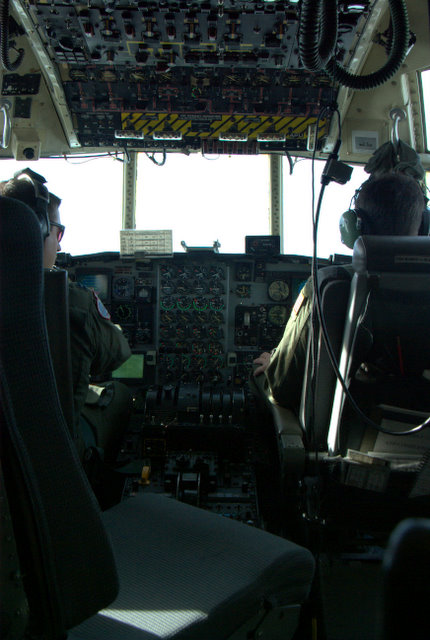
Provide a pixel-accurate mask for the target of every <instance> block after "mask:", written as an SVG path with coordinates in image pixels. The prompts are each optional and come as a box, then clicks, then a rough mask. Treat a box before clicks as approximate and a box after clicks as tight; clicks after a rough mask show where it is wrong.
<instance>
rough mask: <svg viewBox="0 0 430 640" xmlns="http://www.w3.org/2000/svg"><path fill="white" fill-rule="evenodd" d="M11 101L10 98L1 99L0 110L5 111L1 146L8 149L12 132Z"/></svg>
mask: <svg viewBox="0 0 430 640" xmlns="http://www.w3.org/2000/svg"><path fill="white" fill-rule="evenodd" d="M11 106H12V105H11V103H10V102H9V100H0V111H1V112H2V113H3V118H4V120H3V133H2V137H1V140H0V148H1V149H7V148H8V146H9V143H10V136H11V133H12V120H11V117H10V111H9V110H10V108H11Z"/></svg>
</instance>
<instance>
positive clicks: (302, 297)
mask: <svg viewBox="0 0 430 640" xmlns="http://www.w3.org/2000/svg"><path fill="white" fill-rule="evenodd" d="M305 299H306V296H305V294H304V292H303V289H302V290H301V292H300V293H299V295H298V297H297V300H296V301H295V303H294V307H293V314H294V316H296V317H297V315H298V313H299V311H300V309H301V308H302V306H303V303H304V301H305Z"/></svg>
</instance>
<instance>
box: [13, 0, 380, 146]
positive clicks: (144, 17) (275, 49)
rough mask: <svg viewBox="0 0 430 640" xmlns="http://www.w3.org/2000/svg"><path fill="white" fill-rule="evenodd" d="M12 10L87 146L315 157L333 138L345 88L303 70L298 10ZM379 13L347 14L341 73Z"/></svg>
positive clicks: (132, 5)
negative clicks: (332, 123)
mask: <svg viewBox="0 0 430 640" xmlns="http://www.w3.org/2000/svg"><path fill="white" fill-rule="evenodd" d="M14 3H15V5H16V4H19V5H21V9H22V11H24V10H25V11H26V12H28V16H29V24H32V25H33V26H34V28H35V30H36V31H37V34H38V37H39V38H40V40H39V41H40V43H41V46H43V47H44V49H45V51H46V52H47V54H48V57H49V59H50V60H51V61H52V62H53V63H54V64H55V65H56V66H57V68H58V72H59V77H60V82H61V84H62V90H63V91H64V95H65V100H66V103H67V109H68V111H69V112H70V115H71V118H72V120H73V123H74V127H75V132H76V136H77V139H78V140H79V144H80V145H81V146H82V147H86V148H97V147H110V148H121V149H122V148H124V146H127V147H129V148H132V149H141V150H150V151H157V150H168V151H174V150H178V151H181V150H188V151H198V150H203V151H205V152H207V153H211V152H213V153H223V152H224V153H267V152H276V151H278V152H282V151H284V150H292V151H294V150H296V151H298V150H300V151H306V149H307V148H310V146H311V145H312V144H313V142H314V141H315V140H317V141H319V142H321V140H322V138H323V137H324V136H325V135H326V133H327V126H328V121H327V120H325V119H321V120H320V121H318V131H317V130H316V126H317V116H318V113H319V112H320V110H321V108H322V107H324V106H327V105H329V104H332V103H333V101H334V100H335V99H336V95H337V89H336V88H335V87H334V85H333V82H332V81H331V80H330V78H329V77H328V76H327V75H326V74H325V73H324V72H323V71H321V72H320V73H310V72H309V71H306V70H305V69H304V68H303V65H302V63H301V60H300V55H299V42H298V29H299V15H300V3H299V2H297V1H293V0H289V1H286V2H269V1H268V0H266V1H254V0H248V1H247V2H245V1H238V0H208V1H206V2H202V1H199V2H197V1H196V2H183V1H175V2H173V1H169V0H165V1H161V0H159V1H156V0H154V1H142V2H141V1H138V0H128V1H126V0H110V1H108V0H89V1H88V2H78V1H74V2H69V3H65V2H64V1H63V0H50V2H46V1H43V2H42V1H39V2H38V1H36V0H34V1H33V2H31V3H29V4H28V6H27V3H24V2H21V1H20V0H14ZM369 5H370V3H369V2H368V1H367V0H363V1H362V2H359V3H357V2H354V3H351V2H341V3H339V12H338V17H339V25H338V30H337V41H336V59H337V60H339V61H340V62H342V63H347V61H348V59H349V56H350V55H351V52H352V50H353V48H354V42H355V39H356V37H357V33H358V31H359V27H360V21H362V20H363V21H364V20H365V18H366V17H367V16H368V13H369ZM45 66H46V65H45ZM10 75H16V74H5V76H4V78H3V86H8V87H10V86H15V87H17V91H18V93H17V94H16V95H19V86H20V83H17V82H15V83H14V82H12V81H11V78H10V77H9V78H8V76H10ZM5 83H6V84H5Z"/></svg>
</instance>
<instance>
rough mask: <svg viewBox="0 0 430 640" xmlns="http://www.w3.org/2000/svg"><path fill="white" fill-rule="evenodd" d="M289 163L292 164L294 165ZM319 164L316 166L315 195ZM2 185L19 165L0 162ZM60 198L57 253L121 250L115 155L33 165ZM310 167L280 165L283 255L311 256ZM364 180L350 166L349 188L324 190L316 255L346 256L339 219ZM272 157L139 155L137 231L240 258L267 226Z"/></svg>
mask: <svg viewBox="0 0 430 640" xmlns="http://www.w3.org/2000/svg"><path fill="white" fill-rule="evenodd" d="M293 162H294V159H293ZM324 164H325V163H324V161H316V162H315V193H316V197H317V196H318V192H319V188H320V175H321V172H322V169H323V167H324ZM0 166H1V168H2V171H1V179H3V180H5V179H7V178H9V177H11V176H12V175H13V173H14V172H15V171H17V170H19V169H20V168H24V166H25V164H24V163H22V162H15V161H12V160H4V161H2V164H1V165H0ZM31 167H32V168H33V169H34V170H37V172H39V173H41V174H42V175H44V176H45V178H46V179H47V180H48V187H49V189H50V190H51V191H52V192H53V193H55V194H56V195H58V196H59V197H60V198H62V205H61V218H62V222H63V224H65V225H66V227H67V230H66V234H65V236H64V239H63V240H62V243H61V247H62V250H63V251H65V252H68V253H71V254H73V255H79V254H84V253H96V252H100V251H119V248H120V235H119V231H120V229H121V224H122V180H123V163H122V162H121V161H119V160H118V159H115V158H114V157H112V156H104V157H93V158H85V159H83V158H81V159H80V158H72V159H68V160H65V159H63V158H58V159H44V160H39V161H38V162H37V163H35V164H34V165H31ZM311 167H312V162H311V160H309V159H306V160H304V159H300V160H297V161H295V162H294V168H293V173H292V175H290V166H289V163H288V162H287V160H286V159H285V158H284V159H283V178H284V189H283V210H284V224H283V230H284V246H283V252H284V253H288V254H297V255H308V256H310V255H312V171H311ZM367 177H368V175H367V174H366V173H365V172H364V170H363V168H362V167H355V168H354V171H353V174H352V178H351V180H350V182H348V183H347V184H346V185H338V184H335V183H331V184H330V185H329V186H328V187H327V189H326V192H325V196H324V200H323V206H322V211H321V218H320V225H319V240H318V255H319V256H320V257H328V256H329V255H331V254H333V253H349V250H348V249H347V248H346V247H345V246H344V245H342V244H341V242H340V238H339V232H338V223H339V217H340V215H341V214H342V212H343V211H345V210H346V209H348V208H349V206H350V203H351V199H352V197H353V195H354V192H355V190H356V189H357V188H358V187H359V185H360V184H361V183H362V182H363V181H364V180H365V179H366V178H367ZM269 209H270V192H269V157H268V156H264V155H260V156H239V155H238V156H221V157H214V158H210V159H209V158H207V157H204V156H202V155H200V154H195V155H191V156H185V155H180V154H171V155H169V154H168V155H167V158H166V162H165V164H164V165H163V166H158V165H156V164H154V162H151V160H150V159H149V158H148V157H147V155H146V154H144V153H141V154H139V159H138V176H137V187H136V228H138V229H148V230H149V229H171V230H172V235H173V250H174V251H183V250H184V249H183V248H182V246H181V241H182V240H183V241H185V242H186V244H187V245H188V246H212V245H213V243H214V241H216V240H218V241H219V242H220V244H221V247H220V252H221V253H243V252H244V250H245V236H246V235H266V234H269V233H270V226H269Z"/></svg>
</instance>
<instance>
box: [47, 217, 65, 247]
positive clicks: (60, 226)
mask: <svg viewBox="0 0 430 640" xmlns="http://www.w3.org/2000/svg"><path fill="white" fill-rule="evenodd" d="M49 224H50V225H51V227H57V229H58V230H59V231H58V233H57V240H58V242H61V240H62V239H63V237H64V232H65V230H66V227H65V226H64V224H60V223H59V222H53V221H52V220H50V221H49Z"/></svg>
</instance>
